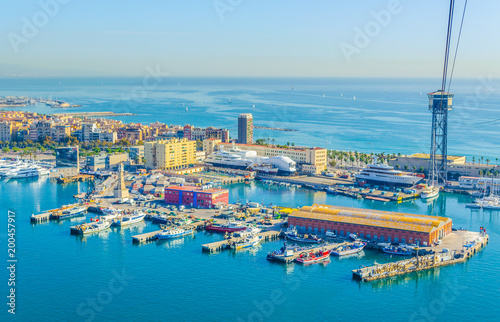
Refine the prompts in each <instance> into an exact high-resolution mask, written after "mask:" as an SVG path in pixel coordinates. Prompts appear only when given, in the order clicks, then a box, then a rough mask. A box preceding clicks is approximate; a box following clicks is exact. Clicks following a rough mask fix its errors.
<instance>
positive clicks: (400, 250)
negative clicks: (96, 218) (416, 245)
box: [383, 246, 412, 256]
mask: <svg viewBox="0 0 500 322" xmlns="http://www.w3.org/2000/svg"><path fill="white" fill-rule="evenodd" d="M383 251H384V253H387V254H391V255H401V256H411V253H412V250H411V249H408V248H406V247H401V246H397V247H396V246H387V247H384V248H383Z"/></svg>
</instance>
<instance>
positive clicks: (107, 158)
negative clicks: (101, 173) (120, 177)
mask: <svg viewBox="0 0 500 322" xmlns="http://www.w3.org/2000/svg"><path fill="white" fill-rule="evenodd" d="M126 161H128V153H113V154H105V153H101V154H98V155H92V156H89V157H87V170H90V171H98V170H101V169H108V170H114V169H116V168H117V167H118V165H119V164H121V163H123V162H126Z"/></svg>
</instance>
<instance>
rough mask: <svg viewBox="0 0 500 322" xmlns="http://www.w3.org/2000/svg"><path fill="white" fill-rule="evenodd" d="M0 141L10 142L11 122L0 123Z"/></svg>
mask: <svg viewBox="0 0 500 322" xmlns="http://www.w3.org/2000/svg"><path fill="white" fill-rule="evenodd" d="M0 141H2V142H10V141H12V123H11V122H0Z"/></svg>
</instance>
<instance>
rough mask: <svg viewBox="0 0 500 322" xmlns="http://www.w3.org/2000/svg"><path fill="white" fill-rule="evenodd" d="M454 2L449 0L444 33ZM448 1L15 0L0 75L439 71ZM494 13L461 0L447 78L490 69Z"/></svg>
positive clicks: (499, 5)
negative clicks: (452, 60)
mask: <svg viewBox="0 0 500 322" xmlns="http://www.w3.org/2000/svg"><path fill="white" fill-rule="evenodd" d="M464 1H465V0H457V1H456V8H455V20H454V40H456V36H457V34H458V29H459V27H460V20H461V17H462V9H463V4H464ZM448 6H449V2H448V1H440V2H436V1H430V0H424V1H405V0H401V1H397V0H389V1H376V2H374V1H368V0H361V1H357V2H356V3H355V4H354V3H352V2H345V1H326V0H324V1H316V2H312V3H305V2H302V1H273V2H264V1H246V0H238V1H235V0H232V1H228V0H215V1H204V2H196V4H193V3H191V2H163V1H143V2H141V3H130V4H127V5H126V6H125V5H124V4H123V3H122V2H118V1H115V0H111V1H106V2H102V1H95V0H90V1H85V2H82V1H70V0H40V1H32V0H30V1H23V2H13V3H9V5H8V6H6V7H5V8H4V10H2V11H1V12H0V19H1V20H2V22H3V23H2V25H1V26H0V35H1V37H0V49H1V50H2V56H1V57H0V76H4V77H5V76H68V77H71V76H144V75H145V74H146V73H148V72H147V68H153V69H155V68H157V69H159V70H160V71H161V73H162V75H171V76H187V77H193V76H228V77H238V76H240V77H439V76H440V74H441V70H442V63H443V55H444V45H445V38H446V25H447V14H448ZM498 12H500V2H498V1H493V0H487V1H480V2H471V1H469V3H468V7H467V12H466V16H465V21H464V27H463V31H462V38H461V42H460V48H459V52H458V56H457V62H456V67H455V73H454V76H455V77H457V78H464V77H487V76H489V75H491V76H492V77H499V75H500V63H499V62H498V59H497V56H498V52H500V43H498V42H497V41H495V38H494V35H495V34H496V32H497V31H498V30H500V21H499V19H498V18H497V17H496V16H497V14H498ZM492 36H493V37H492ZM454 50H455V42H453V43H452V54H453V53H454Z"/></svg>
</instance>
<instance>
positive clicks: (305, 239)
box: [285, 227, 323, 244]
mask: <svg viewBox="0 0 500 322" xmlns="http://www.w3.org/2000/svg"><path fill="white" fill-rule="evenodd" d="M285 237H286V238H288V239H290V240H293V241H296V242H301V243H313V244H319V243H321V242H322V241H323V239H321V238H318V237H317V236H315V235H311V234H304V235H300V234H298V233H297V229H296V228H295V227H294V228H288V229H287V231H286V232H285Z"/></svg>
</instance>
